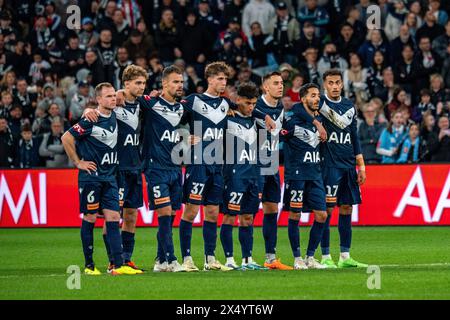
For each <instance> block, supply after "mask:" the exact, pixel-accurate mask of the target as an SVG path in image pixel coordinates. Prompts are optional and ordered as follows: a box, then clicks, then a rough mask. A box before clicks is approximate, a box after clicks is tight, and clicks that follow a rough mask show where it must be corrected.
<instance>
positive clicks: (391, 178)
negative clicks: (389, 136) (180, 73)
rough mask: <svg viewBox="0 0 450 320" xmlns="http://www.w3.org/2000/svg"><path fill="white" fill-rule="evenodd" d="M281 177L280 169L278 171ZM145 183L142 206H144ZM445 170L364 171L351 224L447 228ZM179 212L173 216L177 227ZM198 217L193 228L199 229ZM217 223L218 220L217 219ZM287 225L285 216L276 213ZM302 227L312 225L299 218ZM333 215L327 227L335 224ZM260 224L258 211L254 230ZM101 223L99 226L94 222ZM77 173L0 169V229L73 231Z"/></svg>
mask: <svg viewBox="0 0 450 320" xmlns="http://www.w3.org/2000/svg"><path fill="white" fill-rule="evenodd" d="M280 171H281V173H283V168H280ZM145 188H146V186H145V183H144V202H145V203H146V202H147V195H146V191H145V190H146V189H145ZM449 191H450V165H449V164H439V165H384V166H381V165H378V166H367V182H366V184H365V185H364V186H362V187H361V192H362V199H363V203H362V204H361V205H359V206H355V207H354V210H353V211H354V212H353V217H352V221H353V224H354V225H361V226H370V225H450V199H449ZM181 212H182V210H180V211H178V212H177V218H176V220H175V225H176V226H177V225H178V223H179V220H180V217H181ZM202 216H203V214H202V212H201V211H200V214H199V215H198V216H197V218H196V220H195V225H201V224H202ZM219 220H220V219H219ZM278 222H279V225H282V226H284V225H287V213H286V212H281V213H280V214H279V220H278ZM301 222H302V223H303V224H310V223H312V218H311V216H310V215H309V214H307V213H304V214H302V218H301ZM336 222H337V214H334V215H333V218H332V220H331V223H332V224H336ZM261 223H262V212H261V211H260V212H259V213H258V214H257V216H256V219H255V225H256V226H260V225H261ZM99 224H100V222H99ZM79 225H80V214H79V212H78V187H77V170H75V169H49V170H46V169H43V170H39V169H33V170H0V227H4V228H13V227H78V226H79ZM138 225H139V226H156V225H157V218H156V216H155V217H154V216H153V212H152V211H150V210H148V208H147V205H143V207H142V208H140V209H139V215H138Z"/></svg>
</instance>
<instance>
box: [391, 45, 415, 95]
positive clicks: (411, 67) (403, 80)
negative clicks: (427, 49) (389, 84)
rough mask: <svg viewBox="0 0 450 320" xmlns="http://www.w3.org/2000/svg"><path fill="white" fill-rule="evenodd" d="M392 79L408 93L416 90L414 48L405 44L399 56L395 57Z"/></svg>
mask: <svg viewBox="0 0 450 320" xmlns="http://www.w3.org/2000/svg"><path fill="white" fill-rule="evenodd" d="M394 61H396V64H395V66H394V80H395V82H396V83H398V84H399V85H400V86H401V87H402V88H403V89H405V90H406V92H408V93H410V94H411V93H413V92H414V91H415V90H417V85H416V77H417V74H418V72H419V70H418V65H417V63H416V61H414V50H413V48H412V47H411V46H410V45H409V44H406V45H405V46H404V47H403V50H402V52H401V58H400V59H397V58H395V60H394Z"/></svg>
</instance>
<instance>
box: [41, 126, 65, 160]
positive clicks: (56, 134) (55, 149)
mask: <svg viewBox="0 0 450 320" xmlns="http://www.w3.org/2000/svg"><path fill="white" fill-rule="evenodd" d="M63 133H64V131H63V122H62V119H61V118H54V119H53V121H52V124H51V131H50V132H48V133H45V134H44V136H43V138H42V142H41V145H40V146H39V155H40V156H41V157H43V158H46V161H45V166H46V167H47V168H61V167H67V166H68V164H69V162H68V157H67V154H66V152H65V151H64V147H63V145H62V143H61V136H62V134H63Z"/></svg>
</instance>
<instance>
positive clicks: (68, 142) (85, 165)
mask: <svg viewBox="0 0 450 320" xmlns="http://www.w3.org/2000/svg"><path fill="white" fill-rule="evenodd" d="M61 142H62V144H63V146H64V150H65V151H66V153H67V156H68V157H69V159H70V160H72V162H73V164H74V165H75V166H76V167H77V168H78V169H80V170H84V171H87V172H88V173H89V174H91V172H95V171H97V166H96V164H95V163H94V162H92V161H84V160H81V159H80V157H78V154H77V151H76V147H75V138H74V136H73V135H72V134H71V133H70V132H69V131H66V133H64V135H63V136H62V138H61Z"/></svg>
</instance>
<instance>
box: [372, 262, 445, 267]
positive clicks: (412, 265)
mask: <svg viewBox="0 0 450 320" xmlns="http://www.w3.org/2000/svg"><path fill="white" fill-rule="evenodd" d="M379 266H380V267H385V268H386V267H387V268H402V267H445V266H450V263H449V262H443V263H422V264H421V263H419V264H380V265H379Z"/></svg>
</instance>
